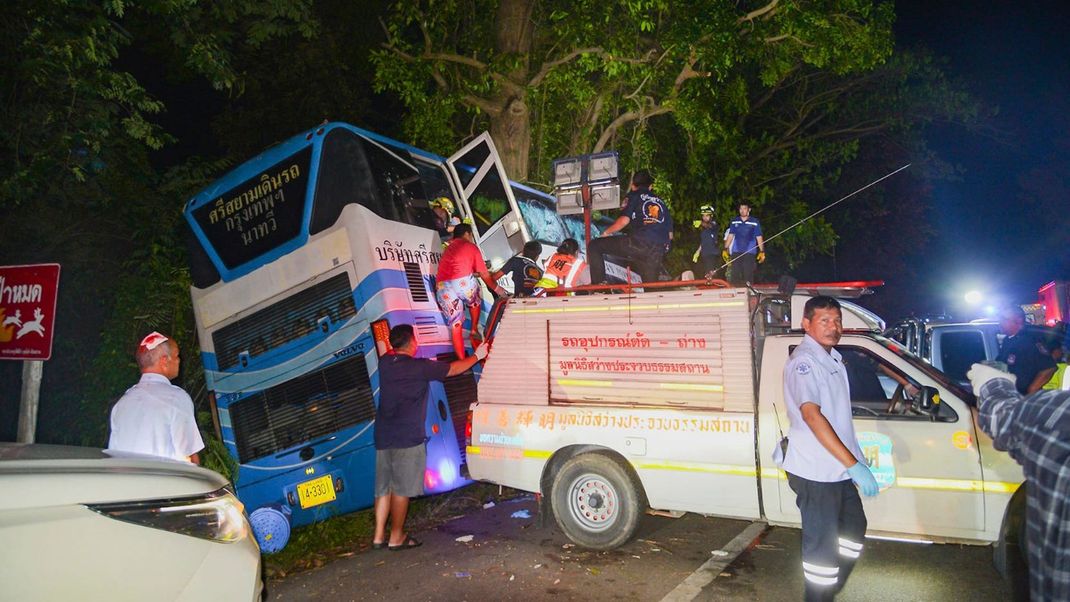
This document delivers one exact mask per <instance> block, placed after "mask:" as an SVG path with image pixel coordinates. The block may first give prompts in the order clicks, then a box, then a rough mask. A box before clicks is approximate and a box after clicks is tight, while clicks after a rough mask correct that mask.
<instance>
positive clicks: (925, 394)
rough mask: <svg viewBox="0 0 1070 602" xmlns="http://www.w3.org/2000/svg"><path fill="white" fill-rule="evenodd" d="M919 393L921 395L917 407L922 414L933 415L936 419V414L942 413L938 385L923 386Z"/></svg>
mask: <svg viewBox="0 0 1070 602" xmlns="http://www.w3.org/2000/svg"><path fill="white" fill-rule="evenodd" d="M918 395H919V396H920V397H919V398H918V402H917V404H916V405H915V409H917V410H918V411H919V412H921V413H922V414H928V415H929V416H932V417H933V419H934V420H935V419H936V416H937V415H938V414H940V392H939V391H937V390H936V387H922V388H921V391H920V392H919V393H918Z"/></svg>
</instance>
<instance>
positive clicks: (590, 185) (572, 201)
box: [553, 151, 620, 243]
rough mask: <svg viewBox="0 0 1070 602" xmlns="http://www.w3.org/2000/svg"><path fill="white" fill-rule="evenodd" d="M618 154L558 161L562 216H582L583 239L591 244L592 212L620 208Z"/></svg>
mask: <svg viewBox="0 0 1070 602" xmlns="http://www.w3.org/2000/svg"><path fill="white" fill-rule="evenodd" d="M618 163H619V160H618V157H617V152H616V151H606V152H601V153H594V154H590V155H580V156H578V157H565V158H563V159H556V160H555V161H554V163H553V165H554V197H555V198H557V213H558V214H560V215H573V214H577V213H582V214H583V224H584V239H585V240H586V241H587V242H588V243H590V242H591V211H604V210H606V209H619V208H620V181H619V180H618V175H617V164H618Z"/></svg>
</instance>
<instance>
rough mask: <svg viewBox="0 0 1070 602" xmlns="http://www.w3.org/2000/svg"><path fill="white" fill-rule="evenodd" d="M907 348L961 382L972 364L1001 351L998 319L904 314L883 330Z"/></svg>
mask: <svg viewBox="0 0 1070 602" xmlns="http://www.w3.org/2000/svg"><path fill="white" fill-rule="evenodd" d="M884 336H886V337H888V338H889V339H892V340H895V341H898V342H900V343H902V344H903V345H904V346H905V347H906V349H907V351H910V352H911V353H913V354H914V355H917V356H918V357H920V358H922V359H923V360H925V361H927V362H929V363H930V364H932V365H933V367H934V368H936V369H937V370H939V371H941V372H943V373H944V374H947V375H948V376H949V377H951V378H952V379H954V380H955V381H957V382H958V383H960V384H962V385H967V388H968V383H969V379H968V378H966V373H967V372H969V370H970V366H972V365H973V364H975V363H977V362H981V361H985V360H994V359H996V356H997V355H999V342H1000V340H1002V336H1003V335H1001V334H1000V333H999V323H997V322H995V321H993V320H978V321H973V322H956V321H952V320H948V319H946V318H935V319H931V318H905V319H902V320H900V321H898V322H896V323H895V324H894V325H892V326H891V327H890V328H888V329H887V330H885V331H884Z"/></svg>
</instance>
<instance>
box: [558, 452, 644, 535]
mask: <svg viewBox="0 0 1070 602" xmlns="http://www.w3.org/2000/svg"><path fill="white" fill-rule="evenodd" d="M550 499H551V504H552V506H553V511H554V519H555V520H556V521H557V526H558V527H560V528H561V530H562V531H564V533H565V535H566V536H568V538H569V539H571V540H572V541H573V542H575V543H576V544H577V545H580V546H583V547H585V548H590V549H592V550H612V549H613V548H616V547H618V546H620V545H622V544H623V543H625V542H627V541H628V540H629V539H631V537H632V535H633V534H634V533H635V527H636V525H638V523H639V516H640V515H641V514H642V509H641V508H640V506H641V503H640V496H639V492H638V490H637V485H636V483H635V480H634V479H633V478H632V476H631V474H629V472H628V470H627V469H626V468H624V467H623V466H621V465H620V464H618V463H617V462H615V461H613V459H612V458H609V457H607V456H605V455H602V454H596V453H587V454H580V455H578V456H576V457H574V458H571V459H570V460H568V461H567V462H565V464H564V465H563V466H561V469H560V470H559V471H558V472H557V474H556V475H555V476H554V480H553V486H552V488H551V490H550Z"/></svg>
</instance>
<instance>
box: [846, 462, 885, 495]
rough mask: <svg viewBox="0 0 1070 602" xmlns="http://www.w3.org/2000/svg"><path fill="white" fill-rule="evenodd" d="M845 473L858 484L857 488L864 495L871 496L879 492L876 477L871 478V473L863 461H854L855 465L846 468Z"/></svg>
mask: <svg viewBox="0 0 1070 602" xmlns="http://www.w3.org/2000/svg"><path fill="white" fill-rule="evenodd" d="M847 474H848V475H849V476H850V477H851V480H852V481H854V482H855V485H858V490H859V491H860V492H862V495H864V496H865V497H873V496H875V495H877V494H878V493H880V487H879V486H878V485H877V479H874V478H873V473H872V472H870V470H869V467H868V466H866V465H865V463H863V462H855V465H854V466H852V467H850V468H848V469H847Z"/></svg>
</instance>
